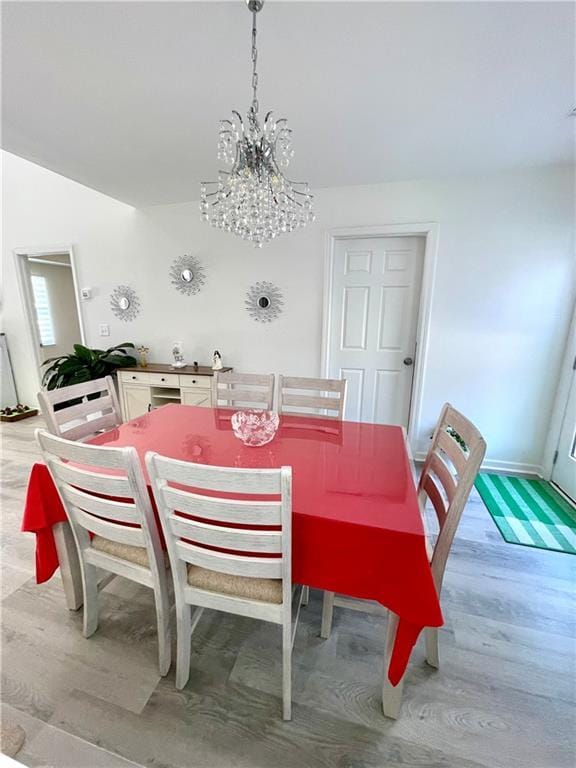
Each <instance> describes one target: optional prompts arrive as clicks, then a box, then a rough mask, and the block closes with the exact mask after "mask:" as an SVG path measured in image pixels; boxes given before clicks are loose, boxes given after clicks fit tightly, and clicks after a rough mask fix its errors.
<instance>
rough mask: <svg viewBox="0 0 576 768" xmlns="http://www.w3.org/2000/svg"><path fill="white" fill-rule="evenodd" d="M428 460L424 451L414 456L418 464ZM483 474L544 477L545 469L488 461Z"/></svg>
mask: <svg viewBox="0 0 576 768" xmlns="http://www.w3.org/2000/svg"><path fill="white" fill-rule="evenodd" d="M425 458H426V454H425V453H424V452H423V451H418V452H417V453H416V454H415V455H414V460H415V461H417V462H423V461H424V459H425ZM482 471H483V472H501V473H503V474H509V475H537V476H538V477H542V476H543V474H544V470H543V468H542V467H541V466H540V465H539V464H524V463H522V462H519V461H498V460H497V459H487V460H486V461H484V462H483V463H482Z"/></svg>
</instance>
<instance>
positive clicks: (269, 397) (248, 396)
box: [212, 371, 274, 411]
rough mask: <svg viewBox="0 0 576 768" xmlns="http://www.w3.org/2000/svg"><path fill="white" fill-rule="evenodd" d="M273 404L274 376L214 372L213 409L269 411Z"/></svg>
mask: <svg viewBox="0 0 576 768" xmlns="http://www.w3.org/2000/svg"><path fill="white" fill-rule="evenodd" d="M273 402H274V374H273V373H270V374H266V375H261V374H257V373H235V372H234V371H225V372H224V373H220V372H219V371H215V372H214V376H213V377H212V404H213V406H214V407H215V408H235V409H236V410H238V409H242V408H244V409H246V408H261V409H262V410H265V411H271V410H272V406H273Z"/></svg>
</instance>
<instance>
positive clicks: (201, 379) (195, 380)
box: [180, 374, 212, 390]
mask: <svg viewBox="0 0 576 768" xmlns="http://www.w3.org/2000/svg"><path fill="white" fill-rule="evenodd" d="M180 386H181V387H188V388H189V389H196V388H198V389H208V390H209V389H210V388H211V386H212V376H194V375H193V374H192V375H188V376H182V375H181V376H180Z"/></svg>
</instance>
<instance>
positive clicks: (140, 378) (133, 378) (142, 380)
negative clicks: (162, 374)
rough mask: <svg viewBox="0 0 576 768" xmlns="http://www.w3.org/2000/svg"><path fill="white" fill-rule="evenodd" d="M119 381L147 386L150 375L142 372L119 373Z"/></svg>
mask: <svg viewBox="0 0 576 768" xmlns="http://www.w3.org/2000/svg"><path fill="white" fill-rule="evenodd" d="M118 375H119V376H120V381H125V382H126V383H127V384H128V383H130V384H149V383H150V374H149V373H143V372H142V371H133V372H132V371H120V372H119V374H118Z"/></svg>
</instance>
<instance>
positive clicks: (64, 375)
mask: <svg viewBox="0 0 576 768" xmlns="http://www.w3.org/2000/svg"><path fill="white" fill-rule="evenodd" d="M126 348H128V349H134V344H132V343H131V342H125V343H124V344H118V345H117V346H115V347H110V349H89V348H88V347H85V346H83V345H82V344H74V352H73V353H71V354H69V355H60V356H59V357H52V358H50V359H49V360H46V361H45V362H44V363H43V365H48V366H49V368H47V369H46V370H45V371H44V374H43V376H42V385H43V386H44V387H46V389H60V388H61V387H68V386H70V385H71V384H81V383H82V382H84V381H92V380H93V379H101V378H102V377H103V376H108V375H109V374H110V373H113V372H114V371H115V370H116V369H117V368H132V367H133V366H135V365H137V360H136V358H135V357H132V355H129V354H128V353H127V352H126Z"/></svg>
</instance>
